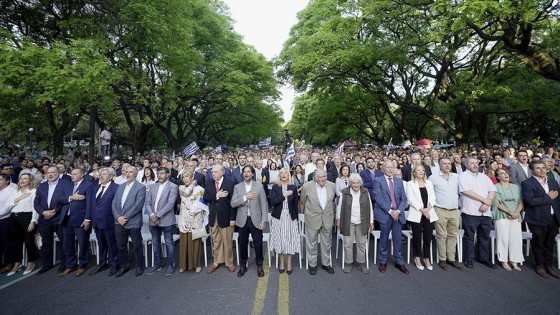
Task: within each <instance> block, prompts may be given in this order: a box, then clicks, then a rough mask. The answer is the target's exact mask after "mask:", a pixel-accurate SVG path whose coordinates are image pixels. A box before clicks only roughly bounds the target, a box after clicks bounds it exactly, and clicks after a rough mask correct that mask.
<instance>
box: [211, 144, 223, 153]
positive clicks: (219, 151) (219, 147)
mask: <svg viewBox="0 0 560 315" xmlns="http://www.w3.org/2000/svg"><path fill="white" fill-rule="evenodd" d="M218 154H222V146H221V145H219V146H217V147H216V148H215V149H214V150H212V155H218Z"/></svg>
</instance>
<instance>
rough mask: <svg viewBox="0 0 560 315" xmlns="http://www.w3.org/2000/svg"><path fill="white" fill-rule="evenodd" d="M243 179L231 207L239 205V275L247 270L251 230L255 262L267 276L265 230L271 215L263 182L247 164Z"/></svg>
mask: <svg viewBox="0 0 560 315" xmlns="http://www.w3.org/2000/svg"><path fill="white" fill-rule="evenodd" d="M242 172H243V181H242V182H240V183H238V184H237V185H235V187H234V189H233V197H232V198H231V207H232V208H237V216H236V218H235V224H236V225H237V231H238V232H239V248H240V250H239V265H240V266H239V271H238V272H237V276H238V277H243V276H244V275H245V272H247V259H248V257H247V255H248V252H247V248H248V246H249V234H251V236H252V237H253V244H254V246H255V262H256V264H257V274H258V276H259V277H264V270H263V267H262V266H263V261H264V256H263V241H262V239H263V230H264V228H265V227H266V220H267V216H268V203H267V202H266V194H265V192H264V188H263V185H262V184H261V183H259V182H257V181H255V180H253V176H254V175H255V169H254V168H253V167H252V166H249V165H246V166H244V167H243V169H242Z"/></svg>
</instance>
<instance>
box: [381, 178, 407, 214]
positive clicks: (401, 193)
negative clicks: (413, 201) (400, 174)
mask: <svg viewBox="0 0 560 315" xmlns="http://www.w3.org/2000/svg"><path fill="white" fill-rule="evenodd" d="M393 185H394V187H395V201H396V202H397V209H398V210H399V211H400V214H399V222H400V223H401V224H405V222H406V217H405V214H404V208H405V207H406V192H405V189H404V183H403V181H402V180H401V179H400V178H397V177H393ZM373 195H374V198H375V205H374V206H373V217H374V218H375V220H376V221H378V222H380V223H387V222H389V220H392V218H391V216H390V215H389V210H391V195H390V190H389V185H388V184H387V180H386V179H385V176H380V177H376V178H375V180H374V182H373Z"/></svg>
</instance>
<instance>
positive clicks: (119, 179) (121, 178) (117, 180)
mask: <svg viewBox="0 0 560 315" xmlns="http://www.w3.org/2000/svg"><path fill="white" fill-rule="evenodd" d="M114 181H115V184H117V185H121V184H124V183H126V176H125V175H121V176H118V177H116V178H115V180H114Z"/></svg>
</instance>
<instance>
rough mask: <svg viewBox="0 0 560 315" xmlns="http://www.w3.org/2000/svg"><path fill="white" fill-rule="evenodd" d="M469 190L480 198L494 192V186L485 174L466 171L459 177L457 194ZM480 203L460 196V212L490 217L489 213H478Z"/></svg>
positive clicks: (463, 195) (462, 195)
mask: <svg viewBox="0 0 560 315" xmlns="http://www.w3.org/2000/svg"><path fill="white" fill-rule="evenodd" d="M467 190H470V191H472V192H474V193H476V194H477V195H479V196H481V197H482V198H486V197H488V193H489V192H491V191H496V186H494V184H492V181H491V180H490V178H489V177H488V176H486V175H485V174H482V173H479V172H476V173H474V174H473V172H471V171H469V170H467V171H465V172H463V173H461V175H459V192H461V193H462V192H463V191H467ZM481 206H482V203H481V202H480V201H478V200H474V199H471V198H469V197H467V196H466V195H465V194H461V212H463V213H465V214H468V215H473V216H486V217H490V216H492V214H491V213H490V211H486V212H480V211H479V210H480V207H481Z"/></svg>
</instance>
